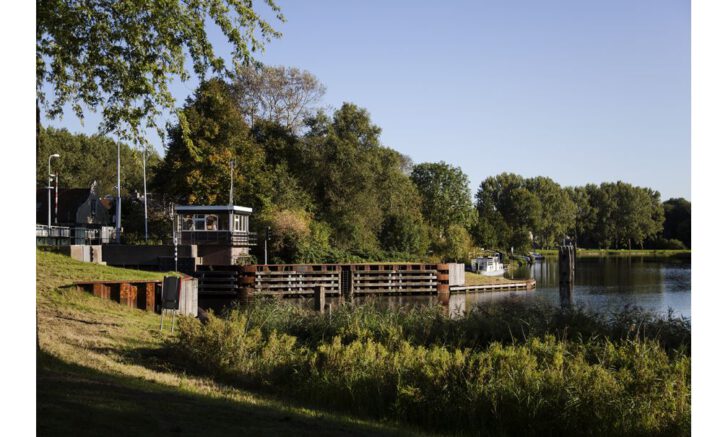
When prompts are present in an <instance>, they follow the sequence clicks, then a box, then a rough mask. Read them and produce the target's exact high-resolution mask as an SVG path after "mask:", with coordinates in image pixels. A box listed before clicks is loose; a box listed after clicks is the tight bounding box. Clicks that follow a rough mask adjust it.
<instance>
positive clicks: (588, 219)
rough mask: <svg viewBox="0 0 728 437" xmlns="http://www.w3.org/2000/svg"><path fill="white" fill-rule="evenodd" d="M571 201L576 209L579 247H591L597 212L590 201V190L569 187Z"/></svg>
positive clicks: (575, 221)
mask: <svg viewBox="0 0 728 437" xmlns="http://www.w3.org/2000/svg"><path fill="white" fill-rule="evenodd" d="M565 190H566V192H567V193H568V195H569V197H570V198H571V201H572V202H574V205H575V207H576V216H575V218H574V226H573V231H574V236H575V238H576V244H577V245H582V246H583V245H590V244H592V243H593V242H592V241H591V232H592V230H593V229H594V225H595V222H596V210H595V209H594V207H593V206H592V204H591V202H590V199H589V190H588V189H587V187H586V186H584V187H567V188H566V189H565Z"/></svg>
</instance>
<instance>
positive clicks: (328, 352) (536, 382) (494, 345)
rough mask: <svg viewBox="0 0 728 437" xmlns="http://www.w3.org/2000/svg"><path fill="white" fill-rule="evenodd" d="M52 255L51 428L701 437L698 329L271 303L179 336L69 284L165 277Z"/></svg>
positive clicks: (568, 314)
mask: <svg viewBox="0 0 728 437" xmlns="http://www.w3.org/2000/svg"><path fill="white" fill-rule="evenodd" d="M37 257H38V264H37V270H38V272H39V276H38V336H39V366H38V411H39V414H38V417H39V422H38V426H39V430H40V431H45V432H46V433H48V432H50V430H55V431H56V432H54V434H56V435H63V434H72V433H73V434H75V435H79V434H83V430H84V429H89V430H90V429H93V430H94V432H96V433H98V431H99V430H102V431H103V430H112V429H119V428H118V427H119V426H122V427H124V429H125V430H127V431H128V432H129V433H130V434H134V435H145V434H146V435H152V434H154V435H158V434H160V433H169V432H179V431H175V430H185V431H190V432H192V433H201V432H205V433H206V434H207V435H224V434H228V435H229V434H230V433H235V432H237V433H240V432H248V433H253V434H256V433H257V434H262V433H266V434H270V433H274V434H290V433H293V434H302V433H303V434H309V435H327V434H328V435H342V434H343V435H347V434H348V435H369V434H380V435H392V434H398V435H401V434H412V433H429V432H444V433H448V434H452V433H475V432H478V433H481V434H485V435H490V434H493V435H503V434H506V435H515V434H539V433H548V432H550V433H554V432H556V433H560V434H575V433H579V431H583V430H584V429H588V430H590V431H591V432H593V433H595V434H600V435H625V434H651V435H663V434H664V435H686V434H688V433H689V429H690V326H689V323H686V322H685V321H684V320H678V319H662V318H655V317H653V316H651V315H650V314H648V313H643V312H640V311H635V310H629V311H625V312H623V313H620V314H618V315H617V316H618V317H617V318H615V319H607V318H605V317H602V316H600V315H598V314H595V313H589V312H586V311H584V310H582V309H578V308H576V309H573V310H567V311H565V310H561V309H559V308H557V307H554V306H539V305H523V304H520V303H517V302H504V303H502V304H499V305H489V306H486V307H483V308H481V309H479V310H477V311H470V312H468V313H467V314H465V315H464V316H463V317H460V318H457V319H451V318H449V317H447V316H446V315H444V314H443V312H442V311H441V308H437V307H422V306H420V307H416V308H411V309H390V310H382V309H378V308H375V307H374V306H373V305H362V306H348V305H345V306H342V307H340V308H338V309H335V310H334V311H332V312H331V313H330V314H317V313H313V312H311V311H309V310H306V309H304V308H300V307H294V306H292V305H288V304H286V303H285V302H281V301H276V300H261V301H260V302H258V303H256V304H254V305H251V306H247V307H243V308H241V310H239V311H232V312H230V313H228V314H227V315H225V316H224V317H217V316H212V317H211V318H210V321H209V323H207V324H206V325H203V324H201V323H200V322H199V321H197V320H195V319H191V318H183V319H181V320H180V324H179V330H178V332H177V334H175V335H171V334H170V333H169V332H164V333H160V332H159V325H158V323H159V317H158V315H155V314H149V313H146V312H144V311H140V310H135V309H130V308H124V307H122V306H120V305H118V304H116V303H113V302H110V301H104V300H100V299H97V298H95V297H93V296H91V295H89V294H87V293H83V292H79V291H76V290H73V289H70V288H65V287H64V286H65V285H68V284H69V283H71V282H73V281H75V280H89V279H111V277H106V276H112V277H114V278H119V277H121V276H128V275H131V274H139V275H144V276H145V277H146V276H147V275H155V276H157V277H158V276H161V275H160V274H156V273H153V274H150V273H146V272H141V273H139V272H137V273H135V272H134V271H133V270H124V269H111V268H109V267H102V266H96V265H92V264H84V263H76V262H71V260H69V259H68V258H66V257H61V256H60V255H52V254H46V255H42V254H40V253H39V254H38V255H37ZM89 275H91V276H92V277H89ZM102 276H103V277H102ZM127 279H129V278H128V277H127ZM572 339H573V340H572ZM579 339H581V340H579ZM74 390H75V391H76V392H79V391H80V393H82V394H83V395H82V396H78V397H72V398H69V397H68V396H66V393H68V392H69V391H74ZM109 393H112V394H113V395H112V396H109V395H108V394H109ZM160 405H163V406H164V408H161V407H160ZM149 411H156V412H158V414H154V415H153V416H150V415H149V414H148V413H149ZM190 411H194V414H190ZM82 423H83V424H89V423H91V424H92V425H93V426H90V427H85V428H84V427H80V425H79V424H82ZM79 430H80V431H79ZM413 430H416V431H413Z"/></svg>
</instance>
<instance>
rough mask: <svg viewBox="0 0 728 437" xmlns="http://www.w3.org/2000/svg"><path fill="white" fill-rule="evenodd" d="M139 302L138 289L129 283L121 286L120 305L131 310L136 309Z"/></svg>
mask: <svg viewBox="0 0 728 437" xmlns="http://www.w3.org/2000/svg"><path fill="white" fill-rule="evenodd" d="M136 301H137V287H136V286H135V285H132V284H130V283H128V282H124V283H122V284H120V285H119V303H120V304H122V305H124V306H128V307H129V308H136Z"/></svg>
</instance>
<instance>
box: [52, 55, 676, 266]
mask: <svg viewBox="0 0 728 437" xmlns="http://www.w3.org/2000/svg"><path fill="white" fill-rule="evenodd" d="M324 92H325V87H324V86H323V85H322V84H320V83H319V82H318V80H317V79H316V78H315V77H314V76H313V75H312V74H311V73H309V72H306V71H301V70H298V69H295V68H285V67H266V66H262V67H260V66H245V67H239V68H238V69H237V70H236V73H235V74H232V75H230V76H229V77H228V78H227V79H220V78H215V79H210V80H207V81H203V82H202V83H201V85H200V86H199V88H198V89H197V90H196V92H195V93H194V95H192V96H190V97H189V98H188V99H187V100H186V102H185V104H184V106H183V107H182V108H180V109H179V110H178V112H177V116H178V117H177V118H178V122H177V123H176V124H174V125H172V126H170V127H169V128H168V131H167V138H168V140H167V142H166V144H165V155H164V157H163V158H159V157H158V156H155V155H152V156H151V157H150V160H149V165H148V177H149V179H150V189H151V191H152V192H153V193H154V194H153V195H152V196H151V199H154V200H156V203H155V202H152V204H153V205H155V206H156V209H160V208H164V204H166V203H169V202H176V203H190V204H221V203H222V204H226V203H227V202H228V196H229V187H230V162H231V161H234V165H235V171H234V176H233V177H234V181H233V183H234V187H235V190H234V197H235V198H234V202H235V203H237V204H241V205H246V206H251V207H253V208H254V211H255V212H254V220H253V221H252V222H251V225H252V226H253V228H254V229H253V230H255V231H258V232H259V235H262V234H263V233H264V230H265V228H266V227H270V228H271V230H272V241H270V244H269V247H270V248H271V256H270V260H271V261H273V262H334V261H344V260H348V261H361V260H435V259H437V260H440V259H443V260H459V261H464V260H467V259H468V258H469V257H470V256H472V255H473V254H474V253H476V252H477V251H478V249H479V248H487V249H499V250H504V251H509V250H510V249H511V248H513V250H514V251H518V252H524V251H529V250H532V249H533V248H551V247H555V246H556V245H558V244H559V243H560V242H561V241H562V240H563V239H564V238H566V237H568V238H570V239H572V240H574V241H575V242H576V243H577V245H579V246H580V247H595V248H596V247H600V248H632V247H654V248H682V247H685V246H688V247H689V245H690V239H689V238H690V237H689V235H690V232H689V228H690V227H689V217H690V212H689V208H690V203H689V202H688V201H686V200H684V199H671V200H669V201H668V202H665V203H664V204H663V203H662V202H661V200H660V194H659V193H658V192H656V191H654V190H652V189H649V188H642V187H635V186H632V185H630V184H627V183H624V182H616V183H603V184H601V185H594V184H588V185H585V186H583V187H561V186H560V185H559V184H558V183H556V182H555V181H553V180H552V179H550V178H547V177H534V178H524V177H522V176H519V175H515V174H511V173H503V174H500V175H497V176H492V177H488V178H487V179H485V180H484V181H482V182H481V184H480V186H479V189H478V191H477V193H476V194H475V201H474V202H473V196H472V193H471V192H470V189H469V179H468V177H467V175H465V174H464V173H463V172H462V170H461V169H460V168H458V167H455V166H452V165H449V164H446V163H444V162H437V163H420V164H414V163H413V162H412V160H411V159H410V158H409V157H407V156H406V155H403V154H401V153H399V152H398V151H396V150H394V149H392V148H389V147H387V146H386V145H384V144H382V143H381V140H380V134H381V129H380V128H379V127H378V126H376V125H375V124H374V123H372V121H371V118H370V115H369V113H368V112H367V111H366V110H365V109H364V108H361V107H358V106H356V105H354V104H352V103H344V104H342V105H341V107H339V108H337V109H335V110H334V111H332V112H330V113H327V112H326V111H324V110H322V108H320V107H318V106H317V104H318V103H319V101H320V99H321V97H322V96H323V94H324ZM41 135H42V136H43V141H41V144H42V148H43V150H44V151H50V150H51V149H52V148H54V147H55V148H59V147H60V148H62V151H61V152H60V153H62V154H63V155H64V156H66V157H68V158H69V159H67V160H66V159H64V160H63V161H64V162H68V163H69V164H59V165H69V166H72V167H70V168H69V169H68V170H66V169H62V170H61V173H62V174H63V173H66V172H68V173H72V174H73V175H74V176H73V177H74V178H75V179H73V180H72V179H67V182H68V183H69V186H71V185H72V183H79V184H81V185H83V186H85V185H87V184H88V183H89V181H88V180H87V179H90V175H91V174H93V175H94V176H95V178H96V179H100V182H101V183H102V187H104V189H109V187H113V186H114V183H113V177H115V169H114V166H113V165H111V164H112V163H114V162H115V160H114V159H111V156H110V154H114V155H115V148H116V146H115V143H114V142H113V141H111V140H109V139H108V138H104V137H102V136H92V137H86V136H83V135H72V134H70V133H68V132H66V131H59V130H55V129H52V128H48V129H42V131H41ZM94 145H95V146H94ZM46 149H47V150H46ZM74 151H76V152H74ZM54 153H55V152H54ZM74 153H77V155H78V158H77V159H76V158H72V157H73V156H74ZM135 153H137V154H138V152H135V151H133V150H131V149H129V148H128V147H126V146H124V147H123V153H122V161H127V162H129V164H130V165H125V166H124V171H125V172H126V171H127V169H129V170H128V171H129V173H128V175H123V176H124V180H125V182H124V184H125V185H126V186H128V187H129V188H131V187H132V186H134V187H137V188H136V189H139V188H138V187H139V186H140V184H139V180H140V175H137V173H138V172H139V170H140V168H141V167H140V165H136V164H134V163H131V161H130V159H132V158H134V157H135V156H137V155H135ZM97 155H98V156H97ZM107 155H108V156H107ZM126 155H129V157H127V158H125V156H126ZM42 156H44V155H39V164H38V166H39V168H38V180H39V181H42V180H43V176H42V175H43V174H44V173H45V172H46V170H44V169H43V168H42V162H41V161H42V160H41V159H40V157H42ZM135 159H136V158H135ZM54 164H55V163H54ZM122 164H124V162H123V163H122ZM131 169H135V170H131ZM107 173H108V174H107ZM126 176H130V177H128V178H127V177H126ZM61 180H62V181H63V179H61ZM151 199H150V200H151ZM686 208H687V212H686ZM153 209H154V208H153ZM125 210H126V211H130V210H129V209H125ZM131 212H133V208H132V209H131V211H130V213H131ZM152 216H154V217H157V221H156V224H155V225H154V226H152V227H151V229H152V233H153V234H156V237H157V238H160V239H161V238H163V237H164V236H166V235H167V234H168V233H169V231H168V229H169V225H168V224H165V223H164V214H163V213H159V211H158V212H157V214H156V215H155V213H154V212H152ZM138 223H139V222H138V221H137V220H136V219H132V220H131V221H130V222H129V221H127V223H126V224H125V229H126V230H127V231H128V232H129V233H130V235H133V234H134V233H135V227H136V226H138ZM685 223H687V225H686V224H685ZM130 224H131V226H130ZM260 246H261V245H259V247H258V249H257V250H259V249H260Z"/></svg>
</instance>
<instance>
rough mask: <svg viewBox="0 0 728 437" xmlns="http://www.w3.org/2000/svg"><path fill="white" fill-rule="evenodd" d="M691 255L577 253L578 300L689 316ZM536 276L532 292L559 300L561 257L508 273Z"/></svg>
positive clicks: (596, 305) (598, 307) (597, 307)
mask: <svg viewBox="0 0 728 437" xmlns="http://www.w3.org/2000/svg"><path fill="white" fill-rule="evenodd" d="M690 271H691V267H690V261H689V260H672V259H660V258H651V257H604V258H577V260H576V271H575V272H574V276H575V286H574V301H575V302H576V303H577V304H582V305H584V306H586V307H589V308H592V309H595V310H598V311H613V310H618V309H621V308H623V307H624V306H625V305H636V306H641V307H644V308H646V309H649V310H652V311H656V312H659V313H661V314H666V313H667V312H668V310H669V309H672V310H674V312H675V314H676V315H681V316H685V317H688V318H689V317H690V291H691V282H690V274H691V273H690ZM508 275H509V277H513V278H534V279H536V282H537V290H536V291H535V292H533V293H532V294H533V296H538V297H541V298H544V299H546V300H548V301H550V302H553V303H555V304H556V303H558V299H559V278H558V261H557V260H556V259H555V258H547V259H546V260H545V261H543V262H540V263H536V264H534V265H532V266H530V267H522V268H520V269H516V270H515V271H512V272H509V273H508Z"/></svg>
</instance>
